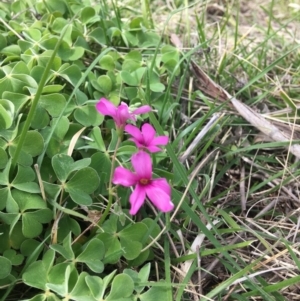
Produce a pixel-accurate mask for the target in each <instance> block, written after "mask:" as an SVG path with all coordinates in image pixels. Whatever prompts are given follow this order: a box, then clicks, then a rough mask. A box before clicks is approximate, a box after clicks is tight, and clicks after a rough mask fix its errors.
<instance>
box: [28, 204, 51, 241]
mask: <svg viewBox="0 0 300 301" xmlns="http://www.w3.org/2000/svg"><path fill="white" fill-rule="evenodd" d="M51 219H52V211H51V210H50V209H48V208H47V209H41V210H37V211H34V212H26V213H24V214H23V217H22V232H23V234H24V236H25V237H27V238H34V237H37V236H38V235H40V234H41V233H42V231H43V226H42V223H48V222H50V221H51Z"/></svg>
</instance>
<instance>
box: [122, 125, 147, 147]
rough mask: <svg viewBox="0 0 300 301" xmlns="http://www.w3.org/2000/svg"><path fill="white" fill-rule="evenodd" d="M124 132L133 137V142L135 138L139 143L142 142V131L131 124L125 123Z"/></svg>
mask: <svg viewBox="0 0 300 301" xmlns="http://www.w3.org/2000/svg"><path fill="white" fill-rule="evenodd" d="M125 132H127V133H128V134H130V135H131V136H132V137H133V138H134V139H132V140H133V141H134V142H135V140H137V141H138V142H140V143H142V142H143V136H142V133H141V131H140V130H139V129H138V128H137V127H136V126H134V125H132V124H127V125H126V126H125Z"/></svg>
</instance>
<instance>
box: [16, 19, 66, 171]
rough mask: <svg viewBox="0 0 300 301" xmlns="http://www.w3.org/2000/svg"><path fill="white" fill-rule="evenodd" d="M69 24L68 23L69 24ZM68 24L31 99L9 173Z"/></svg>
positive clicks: (18, 153) (23, 140)
mask: <svg viewBox="0 0 300 301" xmlns="http://www.w3.org/2000/svg"><path fill="white" fill-rule="evenodd" d="M70 22H72V20H71V21H70ZM69 24H70V23H69ZM69 24H68V25H67V26H65V28H64V30H63V31H62V33H61V35H60V38H59V40H58V41H57V43H56V45H55V48H54V50H53V52H52V55H51V57H50V60H49V61H48V64H47V65H46V68H45V70H44V72H43V75H42V78H41V81H40V84H39V86H38V89H37V91H36V94H35V96H34V99H33V101H32V105H31V107H30V109H29V113H28V116H27V118H26V120H25V124H24V126H23V128H22V132H21V135H20V139H19V142H18V145H17V148H16V151H15V153H14V155H13V158H12V163H11V173H13V172H14V170H15V168H16V165H17V162H18V159H19V155H20V152H21V150H22V147H23V144H24V142H25V138H26V134H27V132H28V130H29V127H30V125H31V122H32V119H33V115H34V112H35V110H36V107H37V104H38V102H39V99H40V97H41V94H42V92H43V88H44V86H45V83H46V81H47V78H48V74H49V71H50V69H51V66H52V65H53V60H54V58H55V56H56V53H57V51H58V48H59V46H60V43H61V41H62V39H63V37H64V35H65V33H66V30H67V28H68V26H69Z"/></svg>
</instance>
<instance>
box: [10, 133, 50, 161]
mask: <svg viewBox="0 0 300 301" xmlns="http://www.w3.org/2000/svg"><path fill="white" fill-rule="evenodd" d="M18 141H19V137H18V138H17V139H16V141H15V142H14V144H17V143H18ZM43 149H44V139H43V137H42V135H41V134H40V133H39V132H36V131H29V132H27V134H26V137H25V141H24V144H23V147H22V151H23V153H25V154H28V155H30V156H31V157H36V156H38V155H40V154H41V153H42V151H43Z"/></svg>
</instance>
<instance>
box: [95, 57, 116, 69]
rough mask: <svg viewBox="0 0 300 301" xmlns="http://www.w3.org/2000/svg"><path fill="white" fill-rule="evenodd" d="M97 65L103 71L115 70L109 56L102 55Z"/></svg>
mask: <svg viewBox="0 0 300 301" xmlns="http://www.w3.org/2000/svg"><path fill="white" fill-rule="evenodd" d="M99 65H100V67H101V68H102V69H104V70H110V71H113V70H114V69H115V62H114V59H113V57H112V56H111V55H104V56H103V57H102V58H101V59H100V61H99Z"/></svg>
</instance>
